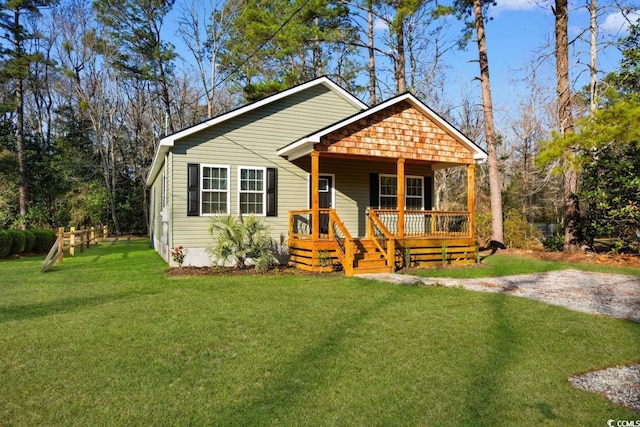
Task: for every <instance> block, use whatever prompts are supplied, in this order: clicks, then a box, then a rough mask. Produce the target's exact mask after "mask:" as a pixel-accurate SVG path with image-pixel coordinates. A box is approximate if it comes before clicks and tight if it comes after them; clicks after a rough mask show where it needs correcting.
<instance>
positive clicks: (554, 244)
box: [542, 234, 564, 252]
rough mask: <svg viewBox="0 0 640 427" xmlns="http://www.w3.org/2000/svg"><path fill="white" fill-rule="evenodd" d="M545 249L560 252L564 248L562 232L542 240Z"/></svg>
mask: <svg viewBox="0 0 640 427" xmlns="http://www.w3.org/2000/svg"><path fill="white" fill-rule="evenodd" d="M542 246H544V250H545V251H549V252H562V251H563V250H564V234H554V235H553V236H549V237H547V238H546V239H544V240H543V241H542Z"/></svg>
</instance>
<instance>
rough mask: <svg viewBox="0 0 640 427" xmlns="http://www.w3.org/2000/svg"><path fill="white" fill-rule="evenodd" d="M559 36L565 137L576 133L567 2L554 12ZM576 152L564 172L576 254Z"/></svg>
mask: <svg viewBox="0 0 640 427" xmlns="http://www.w3.org/2000/svg"><path fill="white" fill-rule="evenodd" d="M553 13H554V15H555V33H556V79H557V85H558V87H557V94H558V121H559V125H560V132H561V133H562V134H563V135H564V134H566V133H569V132H573V115H572V113H571V91H570V88H569V37H568V25H569V12H568V7H567V0H556V2H555V8H554V9H553ZM572 161H573V150H572V149H571V147H569V148H566V149H565V152H564V158H563V170H564V179H563V181H564V230H565V232H564V239H565V243H564V250H565V252H574V251H576V250H577V249H578V243H579V236H578V219H579V218H580V207H579V204H578V196H577V194H576V193H577V191H578V174H577V172H576V170H575V168H574V166H573V163H572Z"/></svg>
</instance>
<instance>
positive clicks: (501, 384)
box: [0, 239, 640, 426]
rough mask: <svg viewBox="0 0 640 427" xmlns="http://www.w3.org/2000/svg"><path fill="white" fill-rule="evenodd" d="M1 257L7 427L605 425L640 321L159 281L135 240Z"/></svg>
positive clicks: (244, 284) (315, 284) (383, 287)
mask: <svg viewBox="0 0 640 427" xmlns="http://www.w3.org/2000/svg"><path fill="white" fill-rule="evenodd" d="M41 263H42V258H24V259H19V260H5V261H0V322H1V323H2V327H1V328H0V349H1V350H0V378H1V381H0V425H16V426H30V425H38V426H40V425H64V426H67V425H81V426H88V425H91V426H98V425H99V426H104V425H107V426H108V425H114V426H122V425H131V426H135V425H144V426H148V425H180V426H182V425H198V426H199V425H216V426H217V425H234V426H254V425H284V426H298V425H310V426H317V425H322V426H329V425H330V426H333V425H339V426H354V425H356V426H375V425H379V426H394V425H401V426H405V425H409V426H421V425H424V426H461V425H467V426H514V425H518V426H539V425H572V426H573V425H580V426H604V425H606V423H607V420H609V419H614V420H635V419H637V418H638V414H634V413H632V412H630V411H627V410H625V409H623V408H620V407H618V406H616V405H614V404H612V403H609V402H608V401H607V400H605V399H603V398H601V397H598V396H596V395H592V394H590V393H586V392H582V391H579V390H575V389H573V388H571V387H570V386H569V385H568V384H567V377H569V376H570V375H571V374H574V373H577V372H583V371H588V370H592V369H595V368H601V367H605V366H611V365H618V364H626V363H630V362H634V361H636V362H637V361H639V360H640V324H635V323H632V322H628V321H623V320H614V319H608V318H603V317H599V316H595V315H588V314H582V313H576V312H572V311H569V310H566V309H563V308H560V307H554V306H550V305H545V304H542V303H539V302H535V301H529V300H526V299H522V298H516V297H509V296H505V295H499V294H488V293H476V292H471V291H466V290H463V289H452V288H426V287H415V286H397V285H391V284H384V283H377V282H371V281H366V280H363V279H347V278H343V277H340V276H336V275H328V276H304V275H296V274H287V275H264V276H235V277H166V276H165V275H164V272H163V270H164V269H165V268H166V265H165V264H164V263H163V262H162V261H161V260H160V258H159V257H158V256H157V255H156V254H155V253H154V252H153V251H151V250H150V249H148V244H147V241H146V240H144V239H134V240H123V241H119V242H117V243H115V244H110V243H109V242H108V241H107V242H103V243H101V244H100V245H99V246H98V247H95V248H91V249H90V250H88V251H85V252H84V254H82V255H80V256H76V257H75V258H65V260H64V263H63V264H61V265H58V266H57V267H55V269H54V271H52V272H49V273H45V274H43V273H40V272H39V270H40V265H41Z"/></svg>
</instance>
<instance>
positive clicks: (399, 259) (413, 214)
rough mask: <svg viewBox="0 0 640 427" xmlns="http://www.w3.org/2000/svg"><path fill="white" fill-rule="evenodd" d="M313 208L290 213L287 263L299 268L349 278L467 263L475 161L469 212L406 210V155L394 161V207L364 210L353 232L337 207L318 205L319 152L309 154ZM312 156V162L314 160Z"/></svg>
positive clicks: (473, 254) (471, 254)
mask: <svg viewBox="0 0 640 427" xmlns="http://www.w3.org/2000/svg"><path fill="white" fill-rule="evenodd" d="M311 157H312V162H311V165H312V166H311V179H310V180H311V208H310V209H301V210H294V211H290V212H289V232H288V236H289V238H288V247H289V263H290V265H293V266H295V267H297V268H300V269H303V270H307V271H316V272H328V271H334V270H343V271H344V272H345V274H346V275H347V276H352V275H354V274H364V273H382V272H387V273H389V272H393V271H395V270H397V269H399V268H402V267H414V266H425V265H438V264H469V263H474V262H475V261H476V258H477V249H476V242H475V237H474V232H473V229H474V218H473V211H474V197H473V192H474V191H473V190H474V164H473V163H472V164H469V165H467V194H468V197H467V210H466V211H439V210H430V209H420V210H417V209H406V208H405V203H404V200H405V193H406V188H405V185H404V184H405V182H406V180H405V179H404V163H405V162H404V159H399V160H398V162H397V165H398V167H397V180H396V181H397V189H396V194H397V205H398V206H397V208H396V209H385V208H368V209H366V212H365V218H364V222H365V233H364V235H362V236H359V235H358V234H357V233H356V234H355V235H353V234H352V232H351V231H350V230H349V229H348V228H347V227H346V226H345V224H344V222H343V221H342V220H341V218H340V216H339V214H338V211H337V210H336V209H334V208H321V207H320V203H319V202H320V197H319V194H320V191H319V185H318V182H319V175H320V174H319V165H317V166H315V167H314V166H313V165H314V164H317V163H319V161H318V160H319V157H320V156H319V153H317V152H316V153H312V154H311ZM314 159H315V161H314Z"/></svg>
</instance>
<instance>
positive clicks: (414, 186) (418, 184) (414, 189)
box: [407, 178, 422, 197]
mask: <svg viewBox="0 0 640 427" xmlns="http://www.w3.org/2000/svg"><path fill="white" fill-rule="evenodd" d="M407 196H415V197H422V179H421V178H407Z"/></svg>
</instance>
